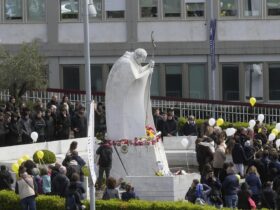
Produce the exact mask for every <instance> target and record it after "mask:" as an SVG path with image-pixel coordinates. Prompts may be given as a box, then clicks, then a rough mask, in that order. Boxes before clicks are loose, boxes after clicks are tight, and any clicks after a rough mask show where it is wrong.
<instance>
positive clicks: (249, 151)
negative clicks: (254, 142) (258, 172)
mask: <svg viewBox="0 0 280 210" xmlns="http://www.w3.org/2000/svg"><path fill="white" fill-rule="evenodd" d="M244 153H245V156H246V159H247V161H246V164H249V163H250V162H251V161H253V160H254V154H255V149H254V148H253V147H252V146H244Z"/></svg>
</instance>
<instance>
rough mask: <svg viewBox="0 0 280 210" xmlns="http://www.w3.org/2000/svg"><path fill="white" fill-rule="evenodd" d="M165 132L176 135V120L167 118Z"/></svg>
mask: <svg viewBox="0 0 280 210" xmlns="http://www.w3.org/2000/svg"><path fill="white" fill-rule="evenodd" d="M166 122H167V133H168V134H170V135H172V136H176V134H177V121H176V120H174V119H172V120H168V119H167V121H166Z"/></svg>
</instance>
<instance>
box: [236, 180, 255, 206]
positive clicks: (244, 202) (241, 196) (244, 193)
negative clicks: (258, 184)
mask: <svg viewBox="0 0 280 210" xmlns="http://www.w3.org/2000/svg"><path fill="white" fill-rule="evenodd" d="M237 195H238V204H237V208H238V209H244V210H245V209H251V207H250V204H249V201H248V198H249V197H251V195H252V193H251V191H250V190H249V186H248V184H247V183H246V182H244V183H242V184H241V187H240V191H238V193H237Z"/></svg>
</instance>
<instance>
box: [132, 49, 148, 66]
mask: <svg viewBox="0 0 280 210" xmlns="http://www.w3.org/2000/svg"><path fill="white" fill-rule="evenodd" d="M133 57H134V59H135V61H136V63H138V64H139V65H140V64H141V63H143V62H145V60H146V58H147V52H146V50H144V49H142V48H138V49H136V50H135V51H134V55H133Z"/></svg>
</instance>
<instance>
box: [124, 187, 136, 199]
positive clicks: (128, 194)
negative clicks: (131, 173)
mask: <svg viewBox="0 0 280 210" xmlns="http://www.w3.org/2000/svg"><path fill="white" fill-rule="evenodd" d="M130 199H136V195H135V192H134V189H133V187H132V186H131V184H129V183H128V184H126V186H125V192H124V193H122V200H123V201H129V200H130Z"/></svg>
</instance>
